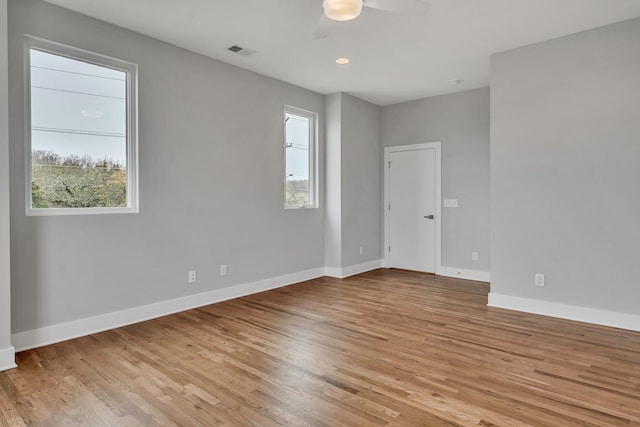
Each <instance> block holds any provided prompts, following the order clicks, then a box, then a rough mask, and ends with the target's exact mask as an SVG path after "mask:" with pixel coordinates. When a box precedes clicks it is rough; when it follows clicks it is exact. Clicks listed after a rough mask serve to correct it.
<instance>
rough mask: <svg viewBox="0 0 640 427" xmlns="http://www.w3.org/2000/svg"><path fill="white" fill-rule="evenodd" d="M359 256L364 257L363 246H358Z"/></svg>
mask: <svg viewBox="0 0 640 427" xmlns="http://www.w3.org/2000/svg"><path fill="white" fill-rule="evenodd" d="M360 255H364V246H360Z"/></svg>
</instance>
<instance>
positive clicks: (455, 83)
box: [449, 79, 462, 86]
mask: <svg viewBox="0 0 640 427" xmlns="http://www.w3.org/2000/svg"><path fill="white" fill-rule="evenodd" d="M460 83H462V80H457V79H454V80H449V84H450V85H451V86H458V85H459V84H460Z"/></svg>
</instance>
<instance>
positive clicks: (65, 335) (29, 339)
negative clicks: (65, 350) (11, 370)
mask: <svg viewBox="0 0 640 427" xmlns="http://www.w3.org/2000/svg"><path fill="white" fill-rule="evenodd" d="M324 273H325V269H324V268H323V267H321V268H315V269H312V270H306V271H301V272H298V273H292V274H287V275H284V276H279V277H273V278H270V279H264V280H258V281H256V282H251V283H245V284H242V285H236V286H231V287H228V288H223V289H216V290H213V291H208V292H203V293H199V294H194V295H188V296H184V297H180V298H176V299H172V300H169V301H161V302H157V303H153V304H148V305H143V306H139V307H134V308H129V309H126V310H121V311H116V312H112V313H106V314H101V315H98V316H92V317H88V318H84V319H79V320H74V321H71V322H66V323H60V324H57V325H52V326H45V327H43V328H39V329H33V330H30V331H25V332H18V333H16V334H13V335H12V336H11V338H12V343H13V345H14V346H15V348H16V351H23V350H28V349H31V348H36V347H42V346H44V345H48V344H53V343H57V342H61V341H66V340H70V339H73V338H78V337H82V336H85V335H90V334H95V333H97V332H102V331H106V330H109V329H113V328H118V327H120V326H125V325H130V324H132V323H138V322H143V321H145V320H149V319H155V318H156V317H162V316H166V315H169V314H173V313H178V312H181V311H185V310H190V309H192V308H197V307H202V306H205V305H209V304H214V303H217V302H221V301H226V300H230V299H233V298H239V297H243V296H246V295H251V294H255V293H258V292H263V291H268V290H270V289H275V288H280V287H282V286H287V285H291V284H293V283H298V282H303V281H305V280H311V279H315V278H317V277H322V276H323V275H324ZM0 356H1V353H0ZM1 361H2V358H1V357H0V362H1ZM1 365H2V364H1V363H0V366H1Z"/></svg>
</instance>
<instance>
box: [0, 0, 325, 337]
mask: <svg viewBox="0 0 640 427" xmlns="http://www.w3.org/2000/svg"><path fill="white" fill-rule="evenodd" d="M25 33H28V34H31V35H35V36H39V37H43V38H46V39H50V40H53V41H56V42H60V43H64V44H68V45H72V46H76V47H79V48H82V49H87V50H90V51H93V52H97V53H101V54H105V55H109V56H113V57H116V58H120V59H123V60H126V61H131V62H135V63H137V64H138V65H139V135H140V142H139V145H140V149H139V158H140V214H137V215H90V216H64V217H62V216H59V217H26V216H25V213H24V200H25V194H24V187H25V167H24V164H25V158H24V140H25V135H24V129H23V127H24V113H23V111H24V110H23V109H24V100H23V69H22V64H23V60H22V55H23V53H22V49H23V47H22V36H23V34H25ZM9 67H10V68H9V83H10V92H9V101H10V112H9V113H10V123H9V131H10V160H11V165H12V167H11V232H12V235H11V256H12V267H13V268H12V316H13V325H12V327H13V332H21V331H25V330H29V329H33V328H38V327H42V326H46V325H51V324H56V323H59V322H64V321H69V320H74V319H80V318H84V317H88V316H93V315H97V314H101V313H106V312H112V311H116V310H120V309H124V308H128V307H134V306H139V305H143V304H148V303H152V302H155V301H160V300H167V299H172V298H176V297H179V296H182V295H186V294H193V293H199V292H204V291H207V290H211V289H218V288H223V287H228V286H232V285H234V284H240V283H246V282H250V281H254V280H258V279H264V278H269V277H275V276H278V275H282V274H287V273H293V272H298V271H303V270H307V269H311V268H317V267H322V266H324V227H323V225H324V210H323V209H302V210H285V209H284V208H283V187H282V177H283V173H284V172H283V171H284V165H283V153H282V146H283V140H284V139H283V138H284V136H283V126H282V120H283V107H284V105H285V104H287V105H292V106H296V107H300V108H303V109H306V110H311V111H316V112H318V113H322V112H323V109H324V100H323V97H322V96H321V95H318V94H315V93H313V92H310V91H307V90H304V89H301V88H298V87H294V86H291V85H289V84H285V83H283V82H280V81H276V80H273V79H270V78H267V77H264V76H261V75H258V74H255V73H252V72H249V71H245V70H242V69H238V68H235V67H233V66H230V65H228V64H224V63H222V62H219V61H215V60H213V59H209V58H206V57H204V56H200V55H197V54H194V53H191V52H188V51H186V50H183V49H180V48H177V47H175V46H171V45H168V44H165V43H162V42H159V41H157V40H153V39H150V38H147V37H144V36H141V35H139V34H135V33H132V32H129V31H126V30H123V29H121V28H118V27H115V26H112V25H110V24H107V23H104V22H100V21H96V20H93V19H90V18H88V17H85V16H82V15H78V14H74V13H72V12H69V11H66V10H64V9H60V8H57V7H55V6H52V5H50V4H47V3H41V2H39V1H36V0H9ZM320 120H322V116H321V117H320ZM321 123H322V122H321ZM319 128H320V129H321V130H322V129H323V125H320V127H319ZM322 139H323V135H322V133H321V138H320V140H321V141H322ZM323 152H324V150H323V148H322V147H321V149H320V153H321V158H320V164H322V163H323V161H324V158H323V157H322V154H323ZM320 170H321V171H322V168H320ZM323 180H324V176H322V175H321V176H320V183H323ZM2 182H3V183H4V182H5V181H4V179H3V180H2ZM323 191H324V190H323V188H322V186H321V191H320V195H321V198H320V206H322V205H323V203H324V200H323V197H322V195H323ZM0 219H1V218H0ZM0 222H1V221H0ZM222 263H225V264H227V265H228V268H229V275H228V276H226V277H220V276H219V274H218V272H219V265H220V264H222ZM192 269H197V270H198V283H197V284H196V285H195V286H193V285H190V286H189V285H187V284H186V281H187V280H186V279H187V271H188V270H192Z"/></svg>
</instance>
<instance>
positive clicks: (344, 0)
mask: <svg viewBox="0 0 640 427" xmlns="http://www.w3.org/2000/svg"><path fill="white" fill-rule="evenodd" d="M322 7H323V8H324V14H325V15H327V18H329V19H333V20H334V21H350V20H352V19H355V18H357V17H358V16H360V13H361V12H362V0H324V2H323V3H322Z"/></svg>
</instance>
